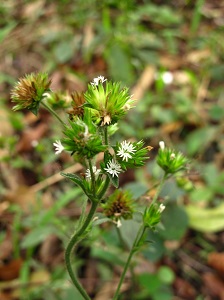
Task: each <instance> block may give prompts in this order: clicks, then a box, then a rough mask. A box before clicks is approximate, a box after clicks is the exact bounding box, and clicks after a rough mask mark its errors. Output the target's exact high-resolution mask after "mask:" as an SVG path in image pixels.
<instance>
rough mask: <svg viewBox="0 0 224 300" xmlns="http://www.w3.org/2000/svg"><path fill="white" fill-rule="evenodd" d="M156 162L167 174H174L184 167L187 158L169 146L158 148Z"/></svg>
mask: <svg viewBox="0 0 224 300" xmlns="http://www.w3.org/2000/svg"><path fill="white" fill-rule="evenodd" d="M157 163H158V165H159V166H160V167H161V168H162V169H163V170H164V171H165V172H166V173H167V174H174V173H176V172H178V171H180V170H183V169H186V164H187V163H188V159H187V158H186V157H185V156H184V155H183V154H182V153H181V152H179V151H176V150H172V149H170V148H164V149H161V148H160V149H159V151H158V155H157Z"/></svg>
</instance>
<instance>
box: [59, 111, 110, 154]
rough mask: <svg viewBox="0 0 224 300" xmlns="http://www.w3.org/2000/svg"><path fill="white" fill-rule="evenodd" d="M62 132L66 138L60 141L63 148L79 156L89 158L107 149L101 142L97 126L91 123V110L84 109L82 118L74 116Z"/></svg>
mask: <svg viewBox="0 0 224 300" xmlns="http://www.w3.org/2000/svg"><path fill="white" fill-rule="evenodd" d="M64 134H65V135H66V138H64V139H62V143H63V145H64V148H65V150H67V151H71V152H72V154H74V153H75V154H77V155H78V156H79V157H82V158H83V157H85V158H87V159H90V158H92V157H94V156H95V155H96V154H98V153H100V152H103V151H105V150H106V149H107V146H106V145H103V143H102V138H101V136H100V135H99V134H98V131H97V127H96V126H95V125H94V124H93V123H92V120H91V112H90V111H89V110H88V109H85V112H84V118H83V120H82V119H80V118H79V117H77V116H76V117H74V119H73V121H70V127H69V126H67V127H66V129H65V131H64Z"/></svg>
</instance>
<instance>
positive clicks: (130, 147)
mask: <svg viewBox="0 0 224 300" xmlns="http://www.w3.org/2000/svg"><path fill="white" fill-rule="evenodd" d="M143 145H144V142H143V141H139V142H133V143H131V142H127V141H123V142H122V143H117V145H116V146H115V147H113V149H114V152H115V154H116V158H117V160H118V162H119V164H120V165H121V168H122V169H123V170H126V169H127V168H136V167H141V166H143V165H144V161H145V160H146V159H148V158H149V157H148V156H147V154H148V151H150V150H151V149H152V147H150V146H147V147H144V148H143Z"/></svg>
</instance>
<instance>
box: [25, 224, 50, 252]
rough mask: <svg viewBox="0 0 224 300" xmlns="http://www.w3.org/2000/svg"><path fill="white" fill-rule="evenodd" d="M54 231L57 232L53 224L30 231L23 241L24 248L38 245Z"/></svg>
mask: <svg viewBox="0 0 224 300" xmlns="http://www.w3.org/2000/svg"><path fill="white" fill-rule="evenodd" d="M52 233H55V228H53V227H51V226H48V227H46V226H41V227H37V228H35V229H33V230H32V231H30V232H29V233H28V234H27V235H26V236H25V238H24V240H23V241H22V244H21V247H22V248H30V247H34V246H37V245H38V244H40V243H41V242H43V241H44V240H45V239H46V237H47V236H48V235H50V234H52Z"/></svg>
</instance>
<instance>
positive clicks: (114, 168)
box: [104, 159, 122, 177]
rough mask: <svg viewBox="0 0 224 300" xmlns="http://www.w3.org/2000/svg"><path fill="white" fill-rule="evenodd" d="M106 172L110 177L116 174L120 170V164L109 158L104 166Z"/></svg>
mask: <svg viewBox="0 0 224 300" xmlns="http://www.w3.org/2000/svg"><path fill="white" fill-rule="evenodd" d="M104 170H105V171H107V173H109V174H111V175H112V177H114V176H117V177H118V174H119V173H120V172H121V171H122V169H121V166H120V165H119V163H118V162H116V161H115V160H114V159H112V160H110V161H109V162H108V164H107V167H106V168H104Z"/></svg>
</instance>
